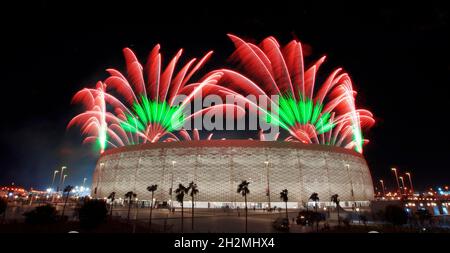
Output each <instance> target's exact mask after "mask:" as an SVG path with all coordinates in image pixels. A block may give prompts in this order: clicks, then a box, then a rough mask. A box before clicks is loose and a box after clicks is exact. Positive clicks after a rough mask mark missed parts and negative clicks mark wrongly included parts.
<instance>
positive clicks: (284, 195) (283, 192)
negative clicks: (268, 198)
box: [280, 189, 289, 221]
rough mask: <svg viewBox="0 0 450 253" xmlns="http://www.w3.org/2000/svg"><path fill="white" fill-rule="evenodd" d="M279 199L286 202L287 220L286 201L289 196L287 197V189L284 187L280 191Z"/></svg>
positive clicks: (287, 217)
mask: <svg viewBox="0 0 450 253" xmlns="http://www.w3.org/2000/svg"><path fill="white" fill-rule="evenodd" d="M280 199H281V200H283V202H284V203H285V204H286V219H287V220H288V221H289V216H288V208H287V202H288V200H289V198H288V190H287V189H284V190H282V191H281V192H280Z"/></svg>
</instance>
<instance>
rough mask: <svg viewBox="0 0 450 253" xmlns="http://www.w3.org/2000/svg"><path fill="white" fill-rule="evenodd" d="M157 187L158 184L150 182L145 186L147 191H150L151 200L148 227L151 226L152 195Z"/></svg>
mask: <svg viewBox="0 0 450 253" xmlns="http://www.w3.org/2000/svg"><path fill="white" fill-rule="evenodd" d="M157 189H158V185H157V184H152V185H150V186H148V187H147V191H149V192H151V193H152V201H151V202H150V218H149V222H148V226H149V228H150V229H151V228H152V212H153V196H154V194H155V191H156V190H157Z"/></svg>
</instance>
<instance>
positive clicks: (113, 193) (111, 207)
mask: <svg viewBox="0 0 450 253" xmlns="http://www.w3.org/2000/svg"><path fill="white" fill-rule="evenodd" d="M108 199H109V200H110V201H111V204H110V205H109V216H111V217H112V214H113V207H114V200H115V199H116V192H111V193H110V194H109V196H108Z"/></svg>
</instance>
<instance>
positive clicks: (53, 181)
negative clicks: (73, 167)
mask: <svg viewBox="0 0 450 253" xmlns="http://www.w3.org/2000/svg"><path fill="white" fill-rule="evenodd" d="M58 172H59V171H58V170H55V171H54V172H53V180H52V186H51V187H50V189H53V184H55V177H56V174H58Z"/></svg>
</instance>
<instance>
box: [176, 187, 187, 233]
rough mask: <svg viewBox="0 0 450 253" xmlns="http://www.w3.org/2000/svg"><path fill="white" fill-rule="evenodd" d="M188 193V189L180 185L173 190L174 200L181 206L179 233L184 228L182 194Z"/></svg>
mask: <svg viewBox="0 0 450 253" xmlns="http://www.w3.org/2000/svg"><path fill="white" fill-rule="evenodd" d="M188 191H189V188H186V187H185V186H184V185H182V184H179V185H178V188H177V189H176V190H175V194H176V199H177V201H178V202H180V204H181V233H183V228H184V206H183V201H184V194H186V193H188Z"/></svg>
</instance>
